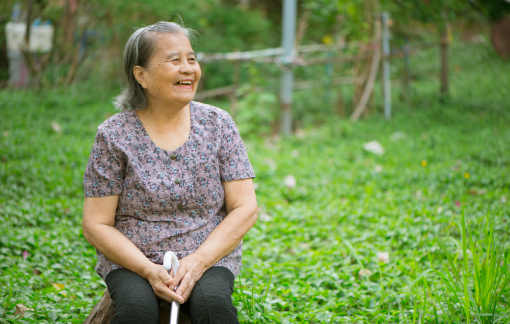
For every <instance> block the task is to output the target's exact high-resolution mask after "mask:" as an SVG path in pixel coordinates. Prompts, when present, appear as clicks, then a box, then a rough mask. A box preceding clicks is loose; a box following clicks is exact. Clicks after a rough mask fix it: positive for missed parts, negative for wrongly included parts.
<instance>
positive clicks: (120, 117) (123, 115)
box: [97, 111, 136, 134]
mask: <svg viewBox="0 0 510 324" xmlns="http://www.w3.org/2000/svg"><path fill="white" fill-rule="evenodd" d="M133 114H134V112H133V111H122V112H119V113H116V114H114V115H112V116H110V117H109V118H108V119H107V120H105V121H104V122H103V123H101V125H99V126H98V127H97V131H98V132H100V133H104V134H108V133H111V132H118V131H119V130H122V129H126V127H128V126H129V125H133V124H136V119H135V118H134V116H133Z"/></svg>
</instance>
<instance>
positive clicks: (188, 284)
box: [177, 272, 197, 301]
mask: <svg viewBox="0 0 510 324" xmlns="http://www.w3.org/2000/svg"><path fill="white" fill-rule="evenodd" d="M196 282H197V279H196V278H194V276H193V275H192V274H191V273H190V272H188V273H187V274H186V275H185V276H184V278H183V279H182V281H181V284H180V286H179V288H178V289H177V293H178V294H179V295H180V296H182V298H183V299H184V301H187V300H188V298H189V296H190V295H191V292H192V291H193V287H195V284H196Z"/></svg>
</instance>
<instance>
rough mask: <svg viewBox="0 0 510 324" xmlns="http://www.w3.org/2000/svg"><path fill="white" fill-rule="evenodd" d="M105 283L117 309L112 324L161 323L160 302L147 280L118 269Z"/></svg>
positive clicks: (109, 275)
mask: <svg viewBox="0 0 510 324" xmlns="http://www.w3.org/2000/svg"><path fill="white" fill-rule="evenodd" d="M105 281H106V283H107V286H108V290H109V291H110V294H111V297H112V300H113V305H114V308H115V315H114V316H113V317H112V318H111V321H110V323H112V324H114V323H154V324H156V323H159V302H158V299H157V297H156V295H155V294H154V291H153V290H152V287H151V285H150V283H149V282H148V281H147V280H145V279H144V278H142V277H140V276H138V275H137V274H135V273H133V272H131V271H129V270H126V269H117V270H114V271H112V272H111V273H110V274H108V276H107V277H106V280H105Z"/></svg>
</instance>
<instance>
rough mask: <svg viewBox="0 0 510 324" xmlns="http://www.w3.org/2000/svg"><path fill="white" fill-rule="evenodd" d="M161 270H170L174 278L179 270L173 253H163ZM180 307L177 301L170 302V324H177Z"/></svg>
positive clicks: (177, 261)
mask: <svg viewBox="0 0 510 324" xmlns="http://www.w3.org/2000/svg"><path fill="white" fill-rule="evenodd" d="M163 268H165V270H170V269H172V270H173V272H174V277H175V275H176V274H177V270H178V269H179V260H177V257H176V256H175V254H174V253H173V252H171V251H168V252H166V253H165V256H164V258H163ZM180 307H181V304H180V303H179V302H178V301H176V300H174V301H172V307H171V308H170V324H177V323H178V322H179V308H180Z"/></svg>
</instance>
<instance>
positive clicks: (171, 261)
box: [163, 251, 179, 276]
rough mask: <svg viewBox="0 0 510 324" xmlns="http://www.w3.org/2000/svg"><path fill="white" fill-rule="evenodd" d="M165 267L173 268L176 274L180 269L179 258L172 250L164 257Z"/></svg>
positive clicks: (166, 268) (167, 268)
mask: <svg viewBox="0 0 510 324" xmlns="http://www.w3.org/2000/svg"><path fill="white" fill-rule="evenodd" d="M163 268H165V270H170V269H173V272H174V276H175V274H176V273H177V270H178V269H179V260H178V259H177V256H176V255H175V254H174V253H173V252H172V251H168V252H166V253H165V256H164V257H163Z"/></svg>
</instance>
